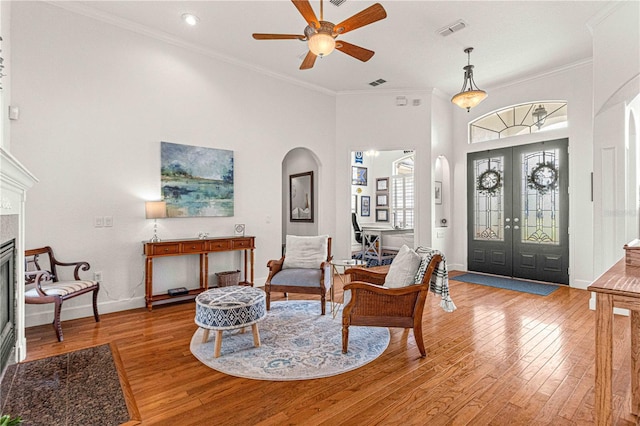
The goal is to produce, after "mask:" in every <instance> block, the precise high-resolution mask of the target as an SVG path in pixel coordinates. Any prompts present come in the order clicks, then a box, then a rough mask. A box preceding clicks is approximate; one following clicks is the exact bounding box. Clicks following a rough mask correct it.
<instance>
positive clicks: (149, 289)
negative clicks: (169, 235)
mask: <svg viewBox="0 0 640 426" xmlns="http://www.w3.org/2000/svg"><path fill="white" fill-rule="evenodd" d="M144 266H145V268H144V274H145V277H144V287H145V295H146V297H145V299H146V302H147V310H149V311H151V309H153V258H152V257H147V258H146V260H145V264H144Z"/></svg>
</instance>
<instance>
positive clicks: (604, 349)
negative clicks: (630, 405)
mask: <svg viewBox="0 0 640 426" xmlns="http://www.w3.org/2000/svg"><path fill="white" fill-rule="evenodd" d="M595 332H596V336H595V337H596V387H595V391H596V392H595V393H596V395H595V405H594V408H595V414H596V425H598V426H600V425H603V426H604V425H611V424H612V414H611V397H612V389H611V376H612V361H613V296H611V295H610V294H606V293H598V294H597V295H596V331H595Z"/></svg>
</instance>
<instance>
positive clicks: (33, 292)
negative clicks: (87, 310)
mask: <svg viewBox="0 0 640 426" xmlns="http://www.w3.org/2000/svg"><path fill="white" fill-rule="evenodd" d="M41 256H42V258H41ZM25 263H26V265H25V271H26V272H25V283H26V284H27V290H26V292H25V295H24V300H25V303H28V304H44V303H54V304H55V308H54V313H53V328H54V329H55V330H56V335H57V336H58V341H59V342H62V340H63V336H62V325H61V323H60V311H61V309H62V302H64V301H65V300H67V299H71V298H73V297H76V296H80V295H81V294H85V293H89V292H93V317H94V318H95V320H96V322H99V321H100V316H99V314H98V291H100V283H99V282H97V281H90V280H82V279H81V278H80V274H79V272H80V270H82V271H88V270H89V268H90V266H89V264H88V263H87V262H60V261H58V260H57V259H56V258H55V256H54V255H53V250H52V249H51V247H48V246H47V247H42V248H37V249H32V250H26V251H25ZM67 266H71V267H74V269H73V279H72V280H62V279H61V278H60V276H59V275H58V268H59V267H67Z"/></svg>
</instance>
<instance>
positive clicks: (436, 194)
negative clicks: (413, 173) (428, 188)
mask: <svg viewBox="0 0 640 426" xmlns="http://www.w3.org/2000/svg"><path fill="white" fill-rule="evenodd" d="M433 198H435V200H436V204H442V182H438V181H435V187H434V189H433Z"/></svg>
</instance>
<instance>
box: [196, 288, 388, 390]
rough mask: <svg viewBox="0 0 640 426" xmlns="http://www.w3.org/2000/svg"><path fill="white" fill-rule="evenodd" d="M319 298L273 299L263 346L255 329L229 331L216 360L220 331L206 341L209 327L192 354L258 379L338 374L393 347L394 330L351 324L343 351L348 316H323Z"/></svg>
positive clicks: (218, 367) (263, 330)
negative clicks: (257, 342) (344, 320)
mask: <svg viewBox="0 0 640 426" xmlns="http://www.w3.org/2000/svg"><path fill="white" fill-rule="evenodd" d="M319 305H320V303H319V302H317V301H299V300H298V301H293V300H292V301H278V302H273V303H271V310H270V311H268V313H267V317H266V318H265V319H264V320H262V321H260V322H259V323H258V327H259V330H260V340H261V346H259V347H257V348H256V347H254V346H253V335H252V333H251V328H250V327H248V331H247V332H245V333H244V334H241V333H240V330H230V331H225V332H224V333H223V337H222V349H221V353H220V357H218V358H214V357H213V351H214V343H215V337H214V335H215V333H211V334H210V337H209V340H208V341H207V342H206V343H202V336H203V330H202V329H201V328H198V330H197V331H196V332H195V334H194V335H193V337H192V338H191V353H193V355H194V356H195V357H196V358H197V359H198V360H200V361H201V362H202V363H203V364H205V365H207V366H209V367H211V368H213V369H214V370H217V371H220V372H222V373H225V374H229V375H231V376H237V377H245V378H249V379H257V380H274V381H285V380H308V379H318V378H322V377H329V376H335V375H337V374H341V373H345V372H347V371H351V370H354V369H356V368H358V367H362V366H363V365H365V364H367V363H369V362H371V361H373V360H374V359H376V358H377V357H378V356H380V354H382V352H384V350H385V349H386V348H387V346H388V345H389V330H388V329H387V328H380V327H357V326H351V327H349V351H348V353H346V354H343V353H342V315H341V312H339V313H338V315H336V318H333V317H332V315H331V310H330V306H329V304H327V314H326V315H320V306H319Z"/></svg>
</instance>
